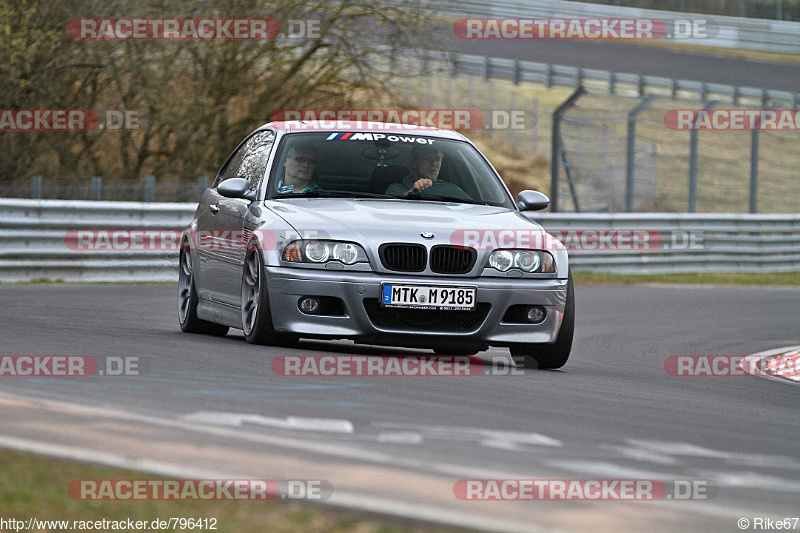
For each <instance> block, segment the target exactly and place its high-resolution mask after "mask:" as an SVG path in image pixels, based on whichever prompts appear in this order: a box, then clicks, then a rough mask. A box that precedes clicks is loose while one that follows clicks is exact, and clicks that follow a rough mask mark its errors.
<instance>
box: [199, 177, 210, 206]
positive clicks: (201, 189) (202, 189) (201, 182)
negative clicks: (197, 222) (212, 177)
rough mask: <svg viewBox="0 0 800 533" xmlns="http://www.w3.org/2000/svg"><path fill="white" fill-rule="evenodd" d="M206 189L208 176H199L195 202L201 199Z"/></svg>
mask: <svg viewBox="0 0 800 533" xmlns="http://www.w3.org/2000/svg"><path fill="white" fill-rule="evenodd" d="M206 189H208V176H200V177H199V178H197V200H198V201H200V198H202V197H203V193H204V192H205V190H206Z"/></svg>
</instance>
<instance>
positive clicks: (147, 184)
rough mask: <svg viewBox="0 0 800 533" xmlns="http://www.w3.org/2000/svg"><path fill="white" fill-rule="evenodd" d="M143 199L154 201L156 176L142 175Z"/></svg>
mask: <svg viewBox="0 0 800 533" xmlns="http://www.w3.org/2000/svg"><path fill="white" fill-rule="evenodd" d="M144 201H145V202H155V201H156V177H155V176H153V175H152V174H148V175H147V176H145V177H144Z"/></svg>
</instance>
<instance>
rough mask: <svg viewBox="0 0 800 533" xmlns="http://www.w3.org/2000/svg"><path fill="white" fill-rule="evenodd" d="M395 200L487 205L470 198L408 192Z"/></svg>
mask: <svg viewBox="0 0 800 533" xmlns="http://www.w3.org/2000/svg"><path fill="white" fill-rule="evenodd" d="M396 198H408V199H410V200H433V201H436V202H442V201H444V202H460V203H462V204H475V205H489V204H487V203H486V202H479V201H477V200H473V199H471V198H469V199H468V198H459V197H458V196H444V195H441V194H422V193H420V192H410V193H408V194H406V195H404V196H397V197H396Z"/></svg>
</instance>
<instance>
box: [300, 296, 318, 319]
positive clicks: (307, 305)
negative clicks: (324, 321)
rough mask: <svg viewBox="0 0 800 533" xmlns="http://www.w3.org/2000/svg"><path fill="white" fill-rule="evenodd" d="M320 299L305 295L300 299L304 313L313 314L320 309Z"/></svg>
mask: <svg viewBox="0 0 800 533" xmlns="http://www.w3.org/2000/svg"><path fill="white" fill-rule="evenodd" d="M319 306H320V301H319V300H318V299H317V298H314V297H313V296H304V297H303V298H302V299H301V300H300V310H301V311H302V312H304V313H308V314H310V315H313V314H314V313H316V312H317V311H319Z"/></svg>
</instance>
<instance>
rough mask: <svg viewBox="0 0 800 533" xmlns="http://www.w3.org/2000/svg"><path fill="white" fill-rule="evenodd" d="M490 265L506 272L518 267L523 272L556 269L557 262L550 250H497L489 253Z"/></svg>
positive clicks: (543, 271)
mask: <svg viewBox="0 0 800 533" xmlns="http://www.w3.org/2000/svg"><path fill="white" fill-rule="evenodd" d="M489 266H490V267H492V268H495V269H497V270H499V271H500V272H506V271H508V270H510V269H512V268H517V269H519V270H522V271H523V272H537V273H547V272H555V271H556V262H555V260H554V259H553V256H552V255H550V253H549V252H544V251H539V250H495V251H494V252H492V253H491V254H490V255H489Z"/></svg>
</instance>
